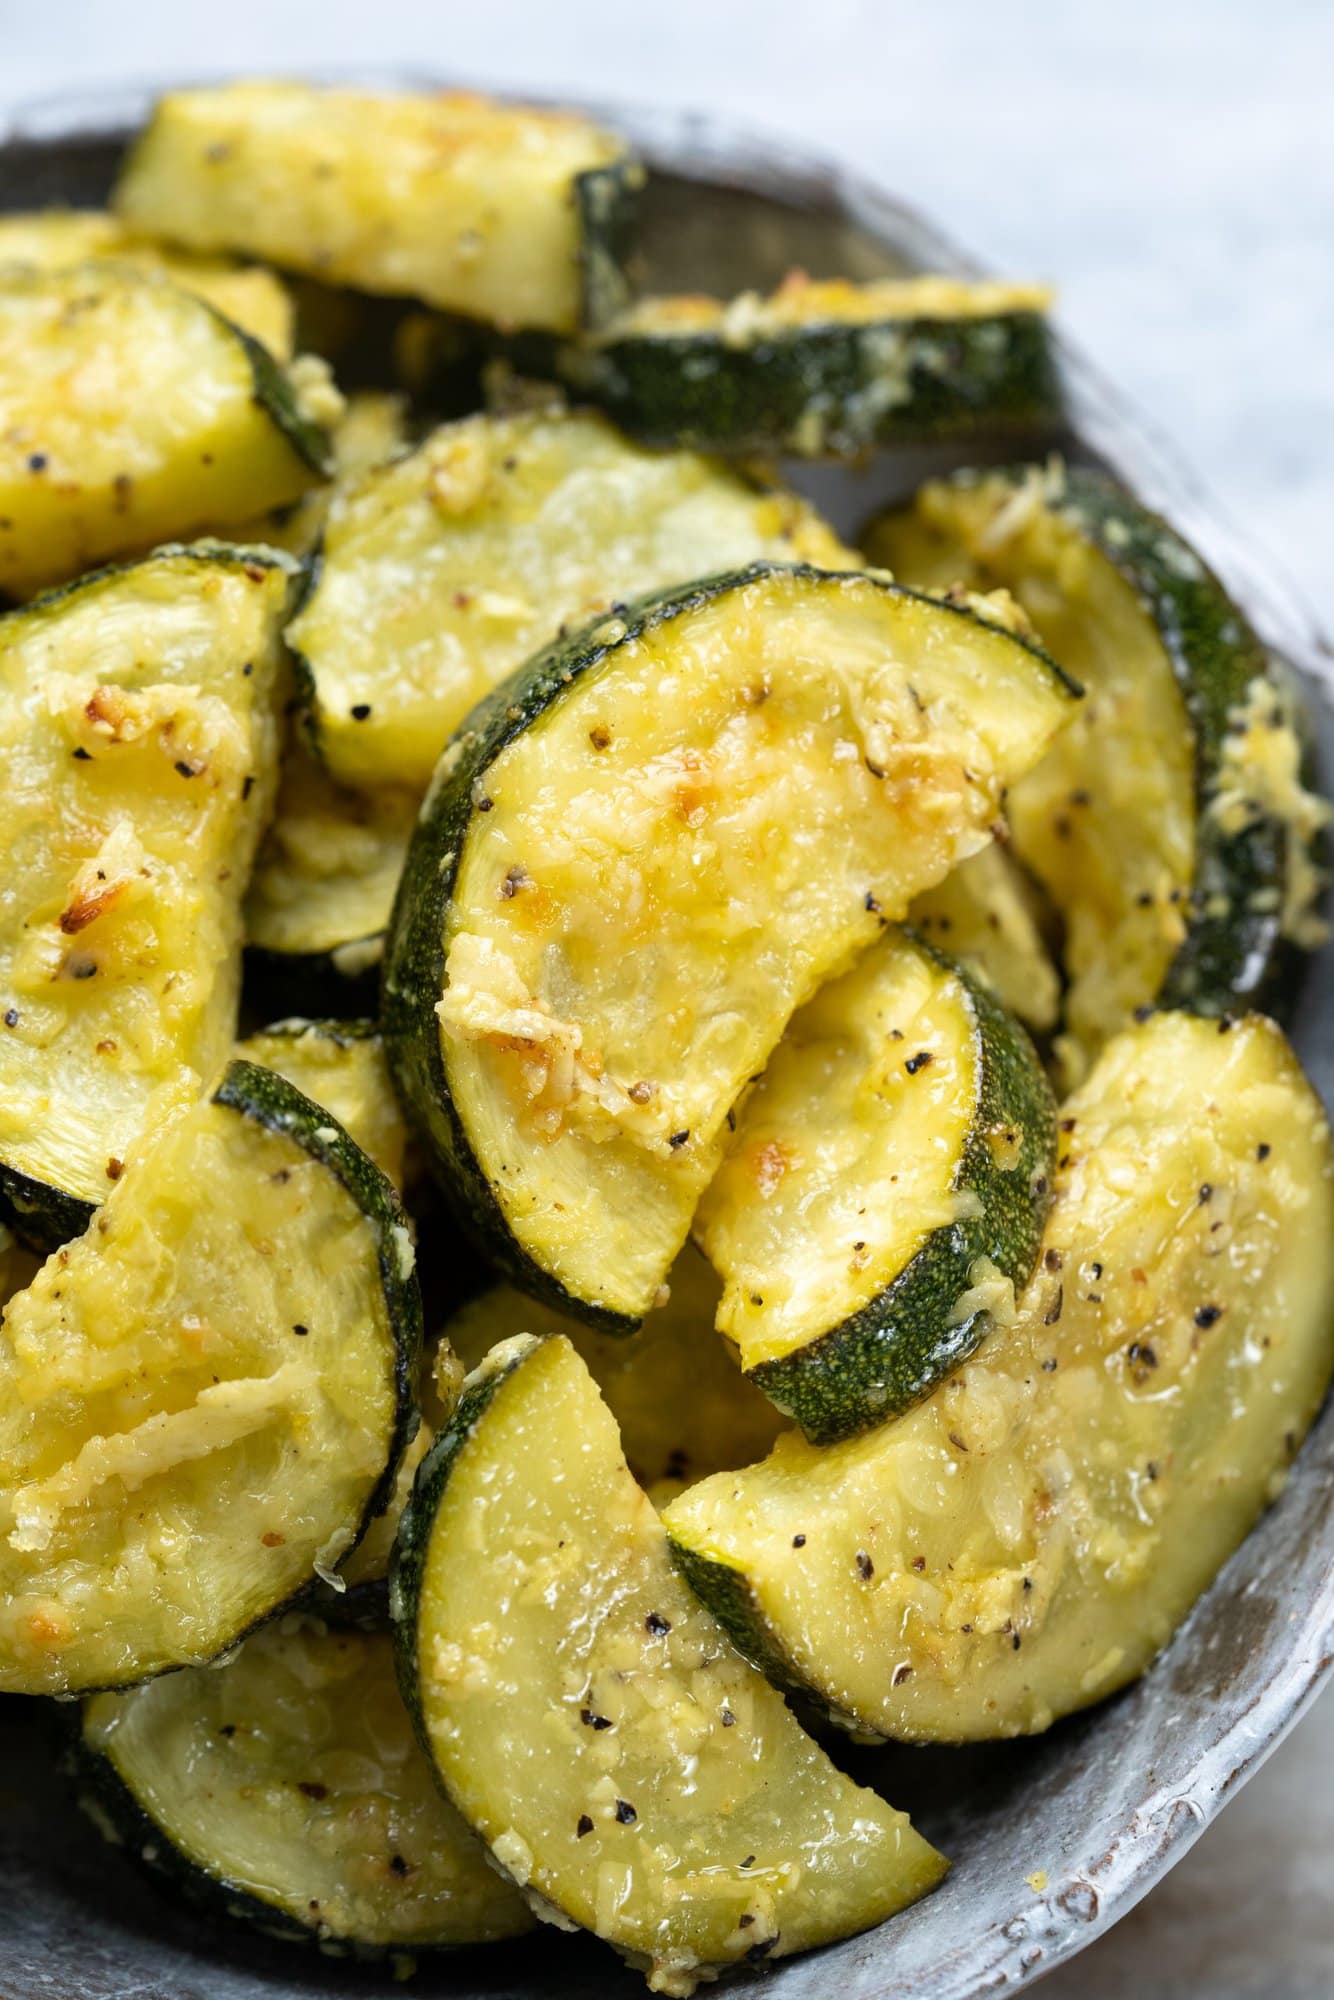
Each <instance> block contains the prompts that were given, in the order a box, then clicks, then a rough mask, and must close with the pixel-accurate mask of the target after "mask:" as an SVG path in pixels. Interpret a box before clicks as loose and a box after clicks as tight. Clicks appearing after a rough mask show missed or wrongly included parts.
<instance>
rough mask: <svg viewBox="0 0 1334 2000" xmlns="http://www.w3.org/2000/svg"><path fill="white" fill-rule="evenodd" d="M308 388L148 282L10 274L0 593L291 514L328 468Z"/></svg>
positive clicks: (86, 273) (176, 295)
mask: <svg viewBox="0 0 1334 2000" xmlns="http://www.w3.org/2000/svg"><path fill="white" fill-rule="evenodd" d="M298 366H300V364H298ZM320 366H321V364H319V363H307V364H305V367H306V369H307V370H308V369H310V368H318V367H320ZM309 379H310V378H309V377H308V376H307V375H298V374H293V375H290V376H289V375H288V374H286V373H284V371H283V370H282V369H281V368H280V367H279V366H278V364H277V363H276V362H275V361H274V360H273V359H272V357H271V356H270V355H269V354H268V353H266V351H265V350H264V349H263V348H262V347H261V346H260V345H259V343H258V342H257V341H254V340H252V339H251V338H250V336H249V334H246V333H242V331H241V330H240V328H239V327H236V326H233V325H232V324H231V322H230V321H229V320H225V319H224V318H223V317H222V316H221V314H220V313H217V312H215V311H214V309H213V308H212V306H208V305H205V303H204V301H203V300H202V299H201V298H199V297H198V296H196V295H195V294H193V293H191V292H184V291H181V290H179V289H178V287H177V286H175V285H173V284H170V283H168V282H167V281H166V280H165V279H164V278H162V277H160V276H158V275H157V274H155V273H153V272H151V271H144V270H138V269H135V268H134V267H132V266H126V265H122V264H112V263H91V264H79V265H75V266H73V267H72V268H71V269H69V270H58V271H34V270H28V269H25V268H24V267H22V266H19V265H11V266H8V267H6V268H5V269H3V270H0V409H2V410H3V411H4V425H3V428H2V429H0V590H3V591H8V592H9V593H10V595H11V596H16V597H25V596H29V595H30V594H31V593H32V592H33V591H35V590H38V589H40V588H41V587H42V586H43V585H46V584H52V583H59V582H61V581H62V580H63V579H65V578H67V577H71V576H73V575H75V574H76V573H77V572H78V571H79V570H83V569H87V568H88V567H89V566H90V565H91V564H93V563H96V562H101V561H103V560H105V558H106V557H108V556H114V555H123V554H126V553H128V552H131V551H133V550H137V549H144V548H148V547H150V546H151V545H152V544H153V543H154V542H160V541H164V540H166V539H168V538H169V537H173V536H177V537H180V536H185V535H189V534H192V533H195V532H196V531H198V530H201V529H205V528H206V529H209V530H210V531H214V530H217V529H219V528H227V527H230V526H232V525H234V524H236V523H237V522H240V521H244V520H246V519H248V518H249V517H250V516H251V515H253V514H254V513H255V512H256V511H257V510H258V509H261V508H265V507H274V506H278V505H281V504H282V503H284V502H286V501H289V500H295V499H296V498H297V497H298V495H299V494H301V493H303V492H304V491H305V490H306V488H307V487H308V486H310V485H312V484H313V483H314V481H315V480H316V479H317V478H318V477H319V476H320V474H321V473H323V472H325V471H327V470H328V466H329V460H328V451H327V441H326V438H325V434H324V431H323V430H322V429H321V428H320V426H319V424H318V423H317V422H315V421H313V420H312V417H311V415H310V414H308V413H303V411H308V410H310V409H316V410H319V409H322V408H323V407H324V403H325V400H326V398H327V397H328V395H329V391H328V387H327V384H325V383H321V384H319V388H320V389H321V390H322V391H323V394H319V393H316V391H315V387H314V385H313V384H312V385H311V390H310V395H311V400H310V402H309V403H307V401H306V400H305V390H304V388H302V387H301V386H300V385H301V384H303V383H306V382H308V381H309ZM330 407H332V405H331V406H330Z"/></svg>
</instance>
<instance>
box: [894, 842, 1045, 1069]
mask: <svg viewBox="0 0 1334 2000" xmlns="http://www.w3.org/2000/svg"><path fill="white" fill-rule="evenodd" d="M1039 897H1040V891H1038V890H1037V888H1036V886H1035V885H1034V884H1033V883H1031V882H1029V881H1028V880H1027V879H1026V877H1025V874H1024V871H1023V869H1022V868H1021V867H1020V866H1019V864H1018V863H1017V862H1016V861H1015V860H1014V859H1013V858H1012V856H1011V855H1010V854H1009V853H1008V852H1007V851H1006V848H1005V846H1004V844H1003V842H1002V840H1001V838H1000V836H999V835H998V836H997V838H996V839H995V840H993V841H992V843H991V845H990V847H984V848H983V849H982V851H981V853H980V854H974V855H971V856H970V857H969V859H968V860H967V861H965V862H963V863H962V864H961V865H960V866H959V867H958V868H955V869H952V870H951V872H950V873H949V874H948V875H947V876H946V877H945V880H944V881H943V882H937V884H936V886H935V887H934V889H928V890H926V892H925V893H924V894H923V895H921V896H918V897H917V898H916V900H915V901H914V903H913V905H912V908H911V909H910V910H909V912H908V921H909V923H911V925H912V926H913V929H914V930H917V931H920V932H921V934H922V936H923V937H924V938H925V939H926V940H927V943H928V944H934V945H937V946H939V948H940V950H941V951H943V952H947V953H948V954H949V956H950V957H951V958H955V959H957V960H958V961H959V963H960V965H962V966H963V967H964V968H965V969H966V970H967V971H968V972H971V973H972V974H973V976H974V977H975V978H977V979H981V980H983V981H984V982H985V983H986V985H988V986H989V987H990V988H991V990H992V992H993V993H994V994H995V996H996V998H997V999H998V1000H999V1001H1000V1003H1001V1006H1002V1007H1005V1008H1008V1010H1009V1011H1010V1013H1011V1014H1014V1015H1017V1016H1018V1018H1019V1019H1020V1020H1021V1021H1022V1022H1023V1023H1024V1026H1025V1027H1026V1028H1030V1029H1032V1030H1033V1031H1034V1032H1035V1033H1037V1034H1044V1035H1045V1034H1049V1033H1050V1031H1051V1030H1052V1029H1053V1028H1054V1027H1055V1026H1056V1023H1057V1022H1058V1021H1059V1019H1060V1016H1061V975H1060V973H1059V972H1058V971H1057V969H1056V963H1055V960H1054V959H1053V958H1052V955H1051V953H1050V951H1049V950H1048V949H1047V943H1046V939H1045V938H1044V936H1043V926H1042V922H1041V919H1040V914H1039V911H1040V904H1039Z"/></svg>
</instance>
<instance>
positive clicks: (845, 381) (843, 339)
mask: <svg viewBox="0 0 1334 2000" xmlns="http://www.w3.org/2000/svg"><path fill="white" fill-rule="evenodd" d="M1049 297H1050V295H1049V294H1048V293H1047V292H1046V291H1045V290H1044V289H1043V288H1042V287H1041V286H1036V285H1005V284H996V283H992V282H985V283H964V282H962V281H961V280H959V279H957V278H935V277H924V278H906V279H905V278H892V279H880V280H877V281H875V282H873V283H870V284H861V285H855V284H850V283H848V282H847V281H846V280H844V279H836V280H833V281H821V282H818V283H812V282H811V281H810V280H809V279H808V278H806V277H804V276H803V275H802V274H801V273H794V274H793V275H792V276H791V277H789V278H788V279H787V280H786V281H785V283H784V284H783V285H782V286H781V287H780V288H779V290H778V291H777V292H775V293H773V294H772V296H771V297H769V298H761V297H759V295H758V294H756V293H754V292H746V293H743V294H742V295H741V296H740V297H739V298H735V299H733V300H731V301H730V303H727V304H724V303H723V302H722V301H721V300H719V299H711V298H695V297H684V298H656V299H645V300H644V301H643V302H642V303H641V304H639V305H635V306H631V307H630V308H629V310H628V311H627V312H625V313H624V314H623V315H622V316H621V317H620V318H619V319H617V320H615V321H613V322H612V324H611V325H609V326H608V327H606V328H605V329H603V331H602V332H601V333H600V334H599V335H598V336H597V337H596V338H595V339H593V340H591V341H590V342H588V343H587V344H585V345H582V346H568V347H565V348H563V349H562V350H561V353H560V359H559V364H558V365H559V368H560V372H561V374H562V376H563V377H564V379H565V380H566V381H567V382H568V383H569V385H570V386H571V388H572V389H574V390H575V391H577V393H578V394H579V395H580V396H583V397H586V398H587V399H588V400H589V401H591V402H594V403H597V404H599V405H600V406H601V407H602V408H603V409H605V410H606V411H607V413H608V415H610V416H612V417H614V418H615V420H616V422H617V423H618V424H621V425H622V426H623V427H624V428H625V429H626V430H627V431H629V432H630V433H631V434H632V435H633V436H635V437H641V438H644V439H645V440H646V441H647V442H649V443H652V444H660V445H662V444H671V445H694V446H696V447H697V448H699V449H700V450H704V451H740V452H752V451H758V452H767V451H785V452H792V453H795V454H796V455H797V456H799V457H803V458H823V457H835V458H847V457H856V456H859V455H861V454H863V453H865V452H867V451H869V450H871V449H872V447H874V446H876V445H889V444H900V443H906V442H910V441H912V440H918V439H923V438H937V437H950V436H956V435H959V434H961V433H967V432H971V431H982V432H988V433H990V432H995V431H1001V432H1004V431H1009V432H1014V431H1025V430H1035V429H1041V428H1042V427H1043V426H1044V425H1049V424H1050V423H1051V422H1052V421H1053V420H1054V419H1055V418H1056V417H1057V416H1058V414H1059V411H1060V407H1061V390H1060V380H1059V376H1058V373H1057V365H1056V357H1055V351H1054V348H1053V346H1052V342H1051V336H1050V334H1049V331H1048V327H1047V320H1046V307H1047V305H1048V303H1049Z"/></svg>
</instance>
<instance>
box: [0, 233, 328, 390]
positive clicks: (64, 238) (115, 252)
mask: <svg viewBox="0 0 1334 2000" xmlns="http://www.w3.org/2000/svg"><path fill="white" fill-rule="evenodd" d="M108 257H109V258H114V260H115V261H116V262H117V263H118V264H129V265H133V266H136V267H138V268H140V269H143V270H149V271H160V272H161V273H162V275H163V277H165V278H170V279H171V282H172V283H173V284H174V285H179V286H180V288H181V290H182V291H183V292H194V293H195V295H196V296H197V297H198V298H201V299H203V300H204V301H205V303H206V304H208V305H211V306H212V307H213V309H214V311H215V312H220V313H221V314H222V315H223V318H224V319H229V320H231V321H232V323H233V325H235V326H239V327H240V328H242V330H243V331H244V332H246V333H248V334H250V335H251V336H252V337H253V338H254V339H255V340H257V341H258V342H259V344H260V346H261V347H266V348H267V349H268V351H269V353H270V354H271V355H272V356H273V357H274V359H275V360H276V361H290V360H291V358H292V346H293V330H294V321H295V311H294V307H293V304H292V300H291V297H290V295H289V293H288V291H287V289H286V287H285V286H284V285H283V283H282V280H281V279H280V278H277V277H275V276H274V274H273V272H272V271H265V270H261V269H260V267H259V265H257V264H238V263H237V262H236V261H235V260H234V259H233V258H230V257H194V256H191V254H190V253H189V251H173V250H168V249H166V248H165V247H164V246H163V245H162V244H161V243H155V242H154V241H153V240H152V239H151V238H149V237H144V236H136V235H135V234H134V232H133V230H130V229H126V228H125V227H124V225H123V224H122V223H119V222H117V220H116V218H115V216H114V215H108V214H107V213H106V212H105V210H103V209H98V208H47V209H38V210H34V211H32V212H30V213H27V214H18V215H0V265H5V264H28V265H32V266H34V267H35V268H36V269H37V270H41V271H63V270H68V268H69V266H70V265H71V264H84V263H87V262H89V261H90V260H92V259H99V260H100V259H103V258H108Z"/></svg>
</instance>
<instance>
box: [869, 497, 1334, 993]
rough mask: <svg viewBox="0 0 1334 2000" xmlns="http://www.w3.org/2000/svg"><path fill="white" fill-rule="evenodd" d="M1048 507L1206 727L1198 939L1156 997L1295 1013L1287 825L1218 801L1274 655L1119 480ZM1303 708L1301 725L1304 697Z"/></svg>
mask: <svg viewBox="0 0 1334 2000" xmlns="http://www.w3.org/2000/svg"><path fill="white" fill-rule="evenodd" d="M1032 472H1033V468H1032V467H1031V466H1025V465H1016V466H1012V467H1007V468H1005V469H1004V470H1001V471H996V470H989V471H986V472H974V471H971V470H967V471H963V472H960V473H958V474H956V475H955V482H956V483H957V484H958V485H960V486H968V485H972V484H975V483H976V482H977V481H978V480H980V479H988V480H994V479H1004V480H1007V481H1009V482H1010V483H1012V484H1013V486H1014V488H1015V490H1016V491H1018V490H1019V489H1020V488H1021V487H1022V486H1023V485H1024V484H1025V483H1026V482H1027V481H1028V480H1029V479H1030V478H1031V477H1032ZM1043 504H1044V506H1046V507H1048V508H1049V509H1050V510H1051V511H1052V512H1054V513H1055V514H1056V515H1057V516H1058V517H1060V518H1061V519H1063V520H1065V521H1066V522H1068V523H1069V525H1070V526H1071V527H1072V528H1073V529H1074V531H1075V532H1076V533H1078V534H1080V535H1082V536H1083V537H1084V538H1085V539H1086V540H1087V541H1088V542H1090V543H1091V544H1092V546H1093V547H1094V548H1096V549H1097V551H1098V552H1099V554H1100V555H1102V556H1103V557H1104V558H1105V560H1106V561H1107V562H1108V563H1109V564H1110V565H1111V567H1112V568H1113V569H1114V570H1115V571H1116V572H1117V574H1118V575H1119V576H1121V577H1122V578H1123V580H1124V581H1125V582H1126V583H1127V584H1128V585H1129V586H1130V588H1131V589H1132V590H1133V591H1134V593H1135V595H1136V596H1137V597H1138V599H1139V601H1140V603H1141V604H1142V605H1143V607H1144V610H1145V611H1146V613H1147V614H1148V616H1149V618H1150V619H1151V620H1152V622H1153V624H1154V626H1155V628H1156V630H1157V633H1158V636H1159V639H1160V641H1161V643H1162V647H1163V650H1164V652H1165V653H1166V655H1167V659H1168V661H1169V663H1170V665H1171V669H1172V673H1173V675H1174V677H1175V679H1176V683H1177V687H1178V689H1179V690H1180V693H1181V697H1182V700H1183V702H1184V703H1185V707H1186V713H1187V716H1188V718H1189V721H1190V725H1191V728H1192V731H1193V732H1194V738H1195V796H1196V806H1197V823H1196V841H1197V845H1196V857H1195V881H1194V884H1193V888H1192V893H1191V903H1192V908H1191V912H1190V918H1189V925H1188V929H1187V933H1186V936H1185V937H1184V938H1183V940H1182V942H1181V944H1180V945H1179V946H1178V948H1177V951H1176V953H1175V956H1174V957H1173V959H1172V962H1171V964H1170V966H1169V967H1168V970H1167V974H1166V977H1165V979H1164V982H1163V984H1162V986H1161V988H1160V990H1159V992H1158V993H1157V995H1156V996H1155V1003H1154V1004H1155V1005H1156V1006H1157V1007H1159V1008H1162V1009H1171V1008H1184V1009H1187V1010H1189V1011H1190V1012H1192V1013H1196V1014H1205V1015H1212V1016H1217V1015H1222V1014H1228V1013H1231V1012H1234V1011H1244V1010H1245V1009H1247V1008H1258V1009H1260V1010H1261V1011H1265V1012H1269V1013H1273V1014H1276V1015H1277V1016H1278V1017H1279V1018H1285V1017H1286V1016H1288V1015H1290V1013H1291V1006H1292V1002H1293V999H1294V997H1295V992H1294V989H1295V986H1296V983H1297V974H1298V973H1299V970H1300V967H1301V964H1302V961H1303V958H1304V953H1303V952H1302V950H1301V948H1300V947H1299V946H1297V945H1296V944H1294V943H1293V941H1292V940H1291V939H1289V938H1287V937H1285V936H1284V934H1283V916H1282V910H1281V908H1268V907H1266V906H1265V903H1266V897H1265V893H1264V892H1267V891H1272V890H1273V889H1274V888H1275V886H1276V885H1279V884H1281V883H1282V881H1283V879H1284V875H1285V870H1286V865H1287V862H1286V857H1287V844H1288V831H1287V828H1286V827H1285V826H1284V824H1283V822H1282V821H1281V820H1280V819H1278V818H1277V817H1276V816H1274V815H1273V814H1272V813H1268V812H1266V811H1264V810H1263V809H1262V808H1257V810H1256V812H1255V814H1254V816H1253V817H1252V819H1251V821H1250V823H1249V824H1248V825H1247V826H1245V827H1243V828H1242V829H1241V830H1239V831H1237V832H1232V833H1229V832H1227V831H1225V830H1224V829H1223V828H1222V827H1220V826H1219V824H1218V822H1217V820H1216V819H1215V818H1214V817H1213V815H1212V814H1210V813H1209V811H1208V810H1207V808H1208V806H1209V804H1210V802H1211V800H1212V797H1213V795H1214V792H1215V790H1216V788H1217V785H1218V782H1219V778H1220V774H1221V769H1222V760H1223V750H1224V745H1225V742H1226V739H1227V736H1228V734H1229V724H1230V719H1231V717H1232V715H1233V713H1234V712H1235V711H1236V710H1237V709H1238V708H1239V707H1240V706H1241V705H1242V704H1243V703H1244V702H1245V701H1246V699H1247V696H1248V695H1249V694H1250V693H1251V690H1252V687H1253V685H1254V683H1255V682H1257V681H1261V680H1271V681H1272V680H1273V678H1274V669H1273V663H1272V661H1271V659H1270V656H1269V654H1268V652H1267V651H1266V649H1265V646H1264V644H1263V642H1262V641H1261V640H1260V638H1259V637H1258V635H1257V634H1256V632H1255V630H1254V628H1253V627H1252V626H1251V624H1250V622H1249V621H1248V619H1247V618H1246V616H1245V614H1244V613H1243V612H1242V610H1241V609H1240V607H1239V606H1238V605H1237V604H1236V603H1235V602H1234V601H1233V599H1232V598H1231V597H1230V596H1229V595H1228V592H1227V590H1226V589H1225V587H1224V585H1223V583H1222V582H1221V580H1220V579H1219V577H1218V576H1217V575H1216V574H1215V572H1214V571H1213V570H1212V569H1210V567H1209V566H1208V564H1207V563H1206V562H1205V561H1204V560H1203V558H1202V557H1201V556H1200V555H1199V554H1198V553H1197V551H1196V550H1195V549H1193V548H1192V547H1191V545H1190V544H1189V543H1188V542H1187V541H1186V540H1185V539H1184V537H1182V536H1181V535H1179V534H1178V533H1177V531H1176V530H1175V529H1174V528H1173V527H1172V526H1171V525H1170V523H1169V522H1167V521H1165V520H1164V519H1163V517H1162V516H1161V515H1160V514H1155V513H1154V512H1153V511H1152V510H1151V509H1150V508H1147V507H1145V506H1143V505H1141V503H1140V502H1139V501H1138V500H1136V499H1134V498H1133V496H1132V495H1131V494H1129V493H1127V492H1126V491H1125V490H1124V488H1122V487H1120V486H1118V485H1117V484H1116V483H1115V482H1114V481H1113V480H1111V479H1108V478H1107V477H1106V476H1105V475H1103V474H1101V473H1098V472H1093V471H1090V470H1089V469H1087V468H1085V467H1082V466H1068V467H1067V468H1066V469H1065V473H1064V486H1063V491H1062V494H1061V496H1060V497H1059V498H1054V499H1051V498H1049V499H1046V500H1044V503H1043ZM870 525H871V524H868V528H869V527H870ZM1290 698H1291V699H1293V700H1295V696H1294V697H1290ZM1296 712H1297V723H1298V727H1299V728H1301V727H1302V726H1303V720H1304V719H1303V717H1302V714H1301V708H1300V703H1299V702H1298V703H1297V704H1296ZM1316 858H1318V857H1316ZM1257 894H1259V895H1260V899H1261V901H1260V907H1258V908H1257V907H1256V897H1257Z"/></svg>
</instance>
